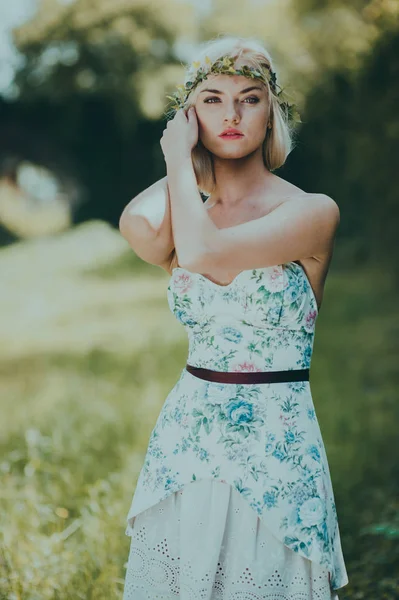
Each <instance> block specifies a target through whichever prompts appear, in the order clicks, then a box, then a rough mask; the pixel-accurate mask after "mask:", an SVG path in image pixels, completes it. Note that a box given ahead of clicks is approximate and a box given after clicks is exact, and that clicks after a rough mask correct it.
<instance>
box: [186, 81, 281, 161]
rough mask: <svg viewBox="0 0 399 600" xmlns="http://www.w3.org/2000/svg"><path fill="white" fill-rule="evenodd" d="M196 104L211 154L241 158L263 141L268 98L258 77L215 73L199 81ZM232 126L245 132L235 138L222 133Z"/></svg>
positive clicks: (200, 130) (201, 135) (201, 131)
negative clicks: (223, 135)
mask: <svg viewBox="0 0 399 600" xmlns="http://www.w3.org/2000/svg"><path fill="white" fill-rule="evenodd" d="M248 88H256V89H251V90H248ZM207 90H212V91H207ZM245 90H247V91H245ZM194 106H195V110H196V113H197V119H198V134H199V139H200V140H201V142H202V143H203V145H204V146H205V148H207V150H209V151H210V152H211V153H212V154H215V155H216V156H219V157H220V158H241V157H243V156H247V155H248V154H249V153H251V152H254V151H255V150H256V149H257V148H259V146H260V145H261V144H262V143H263V141H264V139H265V136H266V132H267V123H268V117H269V101H268V97H267V90H266V88H265V86H264V85H263V84H262V83H261V81H260V80H259V79H256V78H254V79H250V78H249V77H245V76H244V75H219V74H217V75H212V76H210V77H208V78H207V79H205V80H204V81H203V82H202V83H201V84H200V87H199V92H198V96H197V99H196V102H195V105H194ZM229 127H233V128H234V129H238V130H239V131H240V132H241V133H242V134H243V136H242V137H239V138H236V139H232V138H225V137H224V138H223V137H220V134H221V133H223V131H224V130H225V129H227V128H229Z"/></svg>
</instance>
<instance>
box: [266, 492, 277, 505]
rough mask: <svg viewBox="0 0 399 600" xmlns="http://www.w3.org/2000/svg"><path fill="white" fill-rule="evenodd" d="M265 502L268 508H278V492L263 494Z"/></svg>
mask: <svg viewBox="0 0 399 600" xmlns="http://www.w3.org/2000/svg"><path fill="white" fill-rule="evenodd" d="M263 502H264V503H265V506H266V508H273V506H276V505H277V495H276V492H265V493H264V494H263Z"/></svg>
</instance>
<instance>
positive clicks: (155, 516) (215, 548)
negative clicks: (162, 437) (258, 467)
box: [123, 478, 338, 600]
mask: <svg viewBox="0 0 399 600" xmlns="http://www.w3.org/2000/svg"><path fill="white" fill-rule="evenodd" d="M126 534H127V535H129V536H131V544H130V552H129V557H128V562H127V570H126V578H125V586H124V593H123V600H155V599H157V600H161V599H162V600H172V599H174V598H180V599H181V600H265V599H267V600H338V595H337V592H333V591H331V589H330V585H329V577H328V571H327V569H325V568H323V567H321V566H320V565H318V564H317V563H314V562H311V561H310V560H308V559H306V558H303V557H302V556H300V555H299V554H297V553H296V552H293V551H292V550H290V549H289V548H287V547H286V546H285V545H284V544H283V543H282V542H281V541H280V540H278V539H277V538H275V537H274V536H273V535H272V534H271V533H270V531H269V530H268V528H267V527H266V526H265V525H264V524H263V523H262V521H260V519H259V517H258V516H257V514H256V512H255V511H254V510H253V509H252V508H251V507H250V506H249V504H248V503H247V502H246V501H245V500H244V499H243V498H242V497H241V496H240V494H239V492H238V491H237V490H234V489H233V488H232V487H231V486H230V485H229V484H226V483H223V482H221V481H217V480H215V479H212V478H209V479H200V480H198V481H193V482H191V483H190V484H189V485H186V486H185V487H184V488H183V489H182V490H180V491H179V492H176V493H174V494H170V495H169V496H168V497H167V498H165V499H164V500H163V501H162V502H159V503H158V504H156V505H155V506H152V507H150V508H149V509H147V510H145V511H143V512H142V513H139V514H138V515H137V516H136V518H135V521H134V523H133V525H132V526H131V525H130V524H129V525H128V527H127V529H126Z"/></svg>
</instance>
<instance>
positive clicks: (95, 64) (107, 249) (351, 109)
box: [0, 0, 399, 600]
mask: <svg viewBox="0 0 399 600" xmlns="http://www.w3.org/2000/svg"><path fill="white" fill-rule="evenodd" d="M398 17H399V2H398V0H269V1H266V0H265V1H262V0H257V1H256V0H246V1H245V2H241V1H238V0H235V1H233V0H213V1H211V0H208V1H205V0H199V1H197V2H196V1H194V0H193V1H188V0H185V1H183V0H75V1H73V0H72V1H68V2H66V1H63V2H61V1H57V0H41V1H36V0H13V2H12V3H10V2H4V3H3V2H2V3H1V4H0V54H1V56H0V285H1V293H0V339H1V344H0V411H1V413H0V477H1V481H0V531H1V539H0V599H1V600H47V599H54V600H55V599H57V600H71V599H72V598H73V599H78V598H79V599H93V600H113V599H117V598H121V594H122V589H123V581H124V575H125V567H126V560H127V555H128V547H129V538H127V537H126V536H125V535H124V528H125V517H126V514H127V511H128V508H129V506H130V501H131V496H132V493H133V490H134V486H135V483H136V480H137V476H138V473H139V470H140V468H141V465H142V462H143V459H144V453H145V451H146V447H147V442H148V438H149V435H150V432H151V429H152V427H153V426H154V424H155V421H156V418H157V416H158V414H159V411H160V409H161V406H162V404H163V401H164V399H165V397H166V395H167V393H168V391H169V390H170V389H171V387H172V386H173V385H174V383H175V381H176V380H177V377H178V375H179V373H180V371H181V369H182V368H183V366H184V364H185V362H186V357H187V340H186V335H185V332H184V330H183V328H182V327H181V326H180V325H179V324H178V323H177V322H176V321H175V319H174V317H173V316H172V314H171V313H170V311H169V308H168V306H167V301H166V288H167V283H168V275H167V273H165V271H163V270H162V269H160V268H159V267H155V266H151V265H149V264H146V263H144V262H143V261H142V260H140V259H139V258H138V257H137V256H136V255H135V253H134V252H133V251H132V250H131V248H130V247H129V246H128V244H127V242H126V241H125V240H124V239H123V238H122V236H121V235H120V233H119V229H118V220H119V216H120V214H121V212H122V210H123V208H124V207H125V206H126V204H127V203H128V202H129V201H130V199H131V198H132V197H134V196H135V195H136V194H138V193H139V192H140V191H141V190H143V189H144V188H145V187H148V186H149V185H151V184H152V183H153V182H154V181H156V180H157V179H159V178H161V177H163V176H164V175H165V173H166V170H165V164H164V159H163V154H162V151H161V147H160V143H159V141H160V138H161V136H162V131H163V129H164V127H165V121H164V116H163V113H164V110H165V108H166V103H167V99H166V95H167V94H170V93H171V92H172V91H173V90H174V86H175V85H177V84H178V83H181V81H182V77H183V64H184V63H185V62H187V61H191V60H192V59H193V58H194V57H195V48H196V45H197V44H199V43H200V42H201V41H203V40H207V39H210V38H212V37H215V36H217V35H219V34H223V33H230V34H238V35H248V36H255V37H258V38H260V39H262V40H263V41H264V42H265V44H266V46H267V48H268V49H269V51H270V52H271V54H272V56H273V58H274V60H275V64H276V68H277V72H278V80H279V81H280V83H282V84H283V86H284V87H286V89H287V90H290V91H292V93H293V94H294V96H293V97H294V99H295V100H296V103H297V104H298V106H299V108H300V111H301V115H302V121H303V123H302V125H301V127H300V130H299V132H298V140H297V145H296V148H295V149H294V151H293V152H292V154H291V155H290V156H289V158H288V160H287V163H286V165H285V166H284V167H283V168H282V169H280V170H279V172H276V173H277V174H278V175H279V176H281V177H283V178H285V179H287V180H289V181H291V182H293V183H294V184H296V185H298V186H300V187H301V188H302V189H304V190H305V191H308V192H316V193H325V194H328V195H330V196H331V197H332V198H334V200H335V201H336V202H337V203H338V205H339V207H340V210H341V224H340V228H339V232H338V236H337V240H336V245H335V253H334V258H333V261H332V264H331V268H330V273H329V276H328V280H327V284H326V290H325V295H324V300H323V308H322V310H321V313H320V315H319V319H318V325H317V333H316V340H315V346H314V355H313V360H312V369H311V381H312V393H313V397H314V402H315V406H316V411H317V415H318V419H319V423H320V427H321V430H322V433H323V437H324V441H325V445H326V449H327V454H328V457H329V464H330V471H331V475H332V480H333V484H334V491H335V497H336V504H337V511H338V516H339V523H340V531H341V538H342V544H343V549H344V555H345V558H346V562H347V569H348V574H349V579H350V583H349V585H348V586H346V587H345V588H343V589H342V590H341V591H340V600H348V599H363V598H364V599H367V600H371V599H373V600H383V599H392V600H393V599H398V598H399V584H398V576H399V501H398V489H399V468H398V456H399V444H398V423H399V419H398V416H399V415H398V382H399V381H398V380H399V377H398V374H399V371H398V369H397V367H398V346H399V312H398V287H399V248H398V245H397V231H398V226H399V202H398V158H399V152H398V150H399V26H398V25H399V20H398Z"/></svg>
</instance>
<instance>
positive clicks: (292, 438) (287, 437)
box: [284, 429, 295, 444]
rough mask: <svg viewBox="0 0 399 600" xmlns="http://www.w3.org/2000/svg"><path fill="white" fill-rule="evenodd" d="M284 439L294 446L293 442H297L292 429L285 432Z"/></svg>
mask: <svg viewBox="0 0 399 600" xmlns="http://www.w3.org/2000/svg"><path fill="white" fill-rule="evenodd" d="M284 437H285V441H286V442H287V444H292V443H293V442H295V433H294V432H293V431H291V430H290V429H289V430H288V431H286V432H285V434H284Z"/></svg>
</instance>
